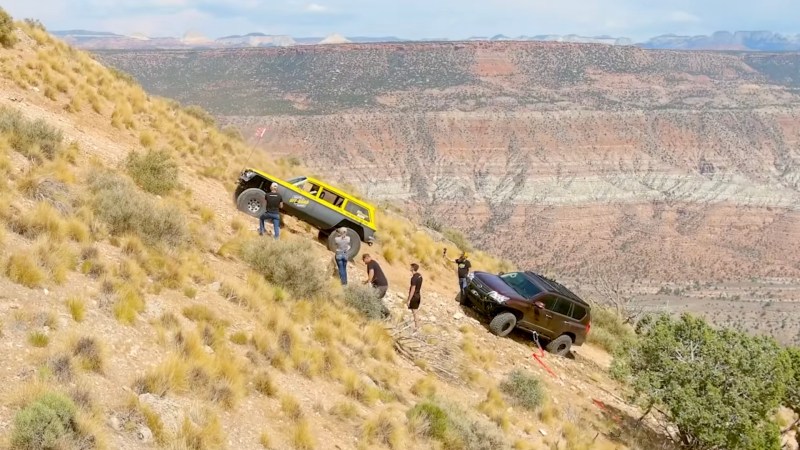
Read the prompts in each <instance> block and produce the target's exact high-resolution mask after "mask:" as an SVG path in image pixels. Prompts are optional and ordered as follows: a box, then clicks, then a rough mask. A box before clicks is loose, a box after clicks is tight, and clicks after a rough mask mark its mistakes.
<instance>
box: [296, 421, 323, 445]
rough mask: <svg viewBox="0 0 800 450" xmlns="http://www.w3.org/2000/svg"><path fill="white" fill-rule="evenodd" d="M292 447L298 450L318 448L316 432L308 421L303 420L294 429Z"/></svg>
mask: <svg viewBox="0 0 800 450" xmlns="http://www.w3.org/2000/svg"><path fill="white" fill-rule="evenodd" d="M291 441H292V446H293V447H294V448H295V449H297V450H313V449H314V448H316V445H317V443H316V439H315V438H314V432H313V431H312V430H311V425H310V424H309V423H308V420H306V419H302V420H300V421H299V422H298V423H296V424H295V426H294V428H293V429H292V439H291Z"/></svg>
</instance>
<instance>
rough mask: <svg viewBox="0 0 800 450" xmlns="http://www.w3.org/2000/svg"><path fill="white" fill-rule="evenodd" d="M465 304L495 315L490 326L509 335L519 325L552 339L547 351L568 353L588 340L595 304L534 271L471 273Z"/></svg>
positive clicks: (493, 329)
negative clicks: (587, 301)
mask: <svg viewBox="0 0 800 450" xmlns="http://www.w3.org/2000/svg"><path fill="white" fill-rule="evenodd" d="M468 278H469V283H468V285H467V289H466V296H465V297H464V298H463V299H462V304H465V305H467V306H472V307H473V309H475V310H476V311H478V312H479V313H482V314H483V315H485V316H487V317H489V318H491V322H489V329H490V330H491V331H492V333H494V334H496V335H498V336H506V335H507V334H508V333H510V332H511V330H513V329H514V328H515V327H517V328H521V329H523V330H526V331H530V332H536V333H537V334H538V335H540V336H542V337H543V338H544V339H546V340H547V341H548V343H547V346H546V349H547V351H549V352H551V353H554V354H557V355H562V356H563V355H566V354H567V353H569V350H570V348H571V347H572V346H573V345H581V344H583V342H584V341H585V340H586V335H587V334H588V333H589V328H590V326H591V307H590V306H589V304H588V303H586V302H585V301H583V300H581V299H580V297H578V296H577V295H575V294H574V293H573V292H572V291H570V290H569V289H567V288H566V287H564V286H563V285H561V284H560V283H558V282H556V281H553V280H551V279H548V278H545V277H543V276H541V275H538V274H535V273H533V272H509V273H503V274H500V275H494V274H491V273H487V272H474V273H472V274H470V275H469V277H468Z"/></svg>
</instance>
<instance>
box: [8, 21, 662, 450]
mask: <svg viewBox="0 0 800 450" xmlns="http://www.w3.org/2000/svg"><path fill="white" fill-rule="evenodd" d="M17 26H19V27H20V29H19V30H16V31H13V35H14V36H15V37H16V41H17V42H16V43H12V44H14V45H13V48H10V49H0V62H1V63H2V64H0V68H1V70H0V73H1V75H2V76H0V94H1V95H0V175H1V176H0V248H1V249H2V259H0V268H1V269H2V275H1V276H0V335H2V340H0V355H2V364H0V378H1V379H2V380H3V381H4V382H3V383H2V385H0V405H2V406H0V447H3V448H6V447H12V448H42V447H54V446H58V448H69V449H72V448H75V449H93V448H97V449H102V448H108V449H142V448H172V449H197V450H200V449H220V448H231V449H257V448H266V449H284V448H286V449H290V448H293V449H313V448H318V449H350V448H393V449H403V448H407V449H411V448H426V449H427V448H470V449H490V448H491V449H493V450H494V449H503V448H511V447H512V446H513V448H516V449H540V448H551V449H562V448H570V449H572V448H593V449H594V448H599V449H604V448H607V449H626V448H631V449H652V448H661V447H663V448H669V447H667V446H666V445H665V444H663V443H662V441H663V440H664V439H663V436H661V435H659V434H657V433H655V432H653V431H651V430H650V428H649V427H639V428H638V429H637V430H634V429H633V425H634V424H635V422H634V420H635V418H637V417H638V415H639V414H640V411H638V410H637V408H635V407H633V406H631V405H628V404H626V403H625V401H624V400H623V399H622V397H623V392H622V388H621V387H620V386H619V385H617V384H616V383H615V382H613V381H611V380H610V378H609V375H608V372H607V367H608V355H607V354H605V353H604V352H603V351H600V350H598V349H597V348H595V347H593V346H591V345H587V346H584V347H582V348H581V349H579V350H578V351H577V354H576V355H575V358H574V359H566V358H560V359H557V358H553V357H545V361H546V362H547V364H549V365H550V367H552V369H553V370H554V373H555V375H554V376H552V377H551V376H550V375H549V374H548V373H547V372H545V370H544V369H543V368H542V367H541V366H539V365H537V364H535V362H534V361H533V360H532V359H531V358H530V355H531V351H532V350H533V348H532V346H531V341H530V339H529V336H524V335H523V336H517V337H516V339H501V338H496V337H494V336H493V335H491V334H489V333H488V331H487V329H486V328H485V326H484V325H482V324H481V323H480V322H479V321H477V320H474V319H473V318H472V317H471V316H470V315H469V313H468V311H467V314H465V313H464V312H463V311H461V310H460V309H459V308H458V307H457V303H456V302H455V301H454V300H453V294H454V292H455V290H454V289H453V284H454V283H453V281H454V280H453V273H452V270H453V268H452V266H450V265H448V264H447V263H445V262H444V261H443V260H442V259H441V257H440V251H441V248H442V247H447V248H449V249H450V253H451V254H452V253H456V252H457V248H456V246H455V245H454V244H453V243H452V242H450V241H447V240H443V239H442V237H441V236H438V235H436V234H435V233H434V234H432V233H430V232H429V231H426V229H424V228H423V227H420V226H418V225H416V224H414V223H412V222H409V221H407V220H405V219H403V218H401V217H399V216H397V215H396V214H394V213H390V212H388V211H386V210H381V212H380V214H381V215H380V217H379V226H380V228H381V230H382V232H383V237H382V242H381V243H380V244H378V245H376V246H375V247H373V248H372V249H370V250H369V251H371V252H374V253H376V254H378V255H380V256H379V258H380V260H381V261H382V263H383V264H384V267H385V268H386V271H387V275H388V276H389V279H390V282H391V289H390V294H389V297H388V298H387V300H388V306H389V307H390V309H391V310H392V312H393V316H394V318H393V320H392V321H391V322H390V323H380V322H377V321H374V320H368V319H367V318H365V317H363V316H362V315H360V314H359V313H358V312H357V310H356V309H353V308H352V307H351V306H349V305H353V304H355V303H354V300H352V294H348V293H347V292H344V291H342V289H341V287H340V286H338V283H337V282H334V281H333V273H332V270H333V268H332V264H331V260H330V253H329V252H328V251H327V250H325V249H324V247H323V246H322V245H320V244H318V243H315V242H314V237H315V236H316V234H315V233H314V232H312V231H311V230H310V229H309V228H308V227H307V226H306V225H304V224H301V223H298V222H296V221H293V220H291V219H287V220H286V228H285V230H286V232H285V233H284V234H282V239H281V243H278V244H275V243H272V242H271V241H270V240H264V239H259V238H257V237H256V233H255V223H254V222H253V221H252V220H247V218H246V216H244V215H242V214H241V213H238V212H236V210H235V208H234V206H233V204H232V202H231V198H230V197H231V195H230V194H231V191H232V183H231V180H232V179H234V177H235V175H236V173H237V172H238V170H239V167H240V166H241V165H243V164H244V163H245V160H246V159H247V158H246V155H247V154H248V153H249V148H248V146H247V145H246V144H245V143H244V142H242V141H241V140H239V139H237V138H236V137H235V133H231V132H222V131H220V130H219V129H217V128H216V127H215V126H214V124H213V121H212V120H211V119H210V118H209V117H208V116H207V115H206V114H205V113H204V112H203V111H201V110H198V109H196V108H183V107H181V106H180V105H178V104H177V103H175V102H172V101H168V100H164V99H159V98H155V97H151V96H149V95H147V94H146V93H145V92H144V91H143V90H142V89H141V88H140V87H138V86H137V85H135V84H133V83H131V82H130V80H128V79H127V78H126V77H124V76H122V75H120V74H118V73H114V72H112V71H110V70H107V69H106V68H104V67H103V66H101V65H100V64H98V63H97V62H96V61H94V60H93V59H92V58H90V57H89V56H88V55H87V54H85V53H82V52H78V51H76V50H74V49H71V48H69V47H67V46H65V45H63V44H60V43H57V42H55V41H54V40H52V38H50V37H49V36H48V35H47V34H46V33H45V32H44V31H43V30H42V29H39V28H37V27H36V26H35V25H31V24H23V23H19V24H17ZM0 31H4V30H0ZM3 45H6V43H5V42H3ZM249 162H250V163H251V164H254V165H257V166H258V167H261V168H264V169H266V170H269V171H270V172H272V173H276V174H278V175H280V176H286V175H288V174H291V173H294V174H296V173H297V172H298V171H303V170H305V169H304V168H303V167H302V166H298V165H297V164H294V163H293V162H292V161H285V160H284V161H280V160H276V159H274V156H273V155H271V154H267V153H265V154H259V155H256V156H254V157H252V159H250V160H249ZM264 254H270V255H276V254H277V256H276V257H272V258H270V260H269V261H267V263H268V264H267V266H268V267H265V264H264V260H263V259H259V255H264ZM357 260H358V259H357ZM412 261H418V262H420V263H421V264H422V266H423V272H424V273H425V276H426V284H425V297H424V299H425V300H424V306H423V310H422V321H423V326H422V329H421V330H419V331H418V332H417V333H416V334H413V335H411V333H410V330H409V329H408V327H409V326H410V323H409V322H408V316H407V315H406V316H405V317H403V312H404V305H403V300H402V295H403V293H404V291H405V283H407V279H408V272H407V269H406V267H407V265H408V264H409V263H410V262H412ZM473 262H474V264H475V267H476V268H481V269H485V270H490V271H497V270H508V269H507V263H503V262H501V261H498V260H497V259H494V258H492V257H490V256H488V255H486V254H483V253H480V252H477V253H475V254H474V255H473ZM274 265H280V266H281V267H283V268H285V269H287V270H283V271H276V270H274V269H271V268H270V267H271V266H274ZM350 270H351V273H352V277H353V278H354V281H360V280H361V279H363V277H364V273H363V272H364V267H363V264H361V263H358V264H354V265H353V266H351V268H350ZM277 273H283V274H284V275H277ZM286 274H288V275H286ZM348 299H350V300H348ZM387 326H388V329H387ZM596 329H597V330H600V329H602V327H599V326H596ZM605 336H606V338H607V339H608V338H609V335H608V332H607V333H606V335H605ZM401 338H402V339H401ZM398 345H401V348H402V352H398V348H397V346H398ZM402 355H405V357H404V356H402ZM578 424H580V425H578Z"/></svg>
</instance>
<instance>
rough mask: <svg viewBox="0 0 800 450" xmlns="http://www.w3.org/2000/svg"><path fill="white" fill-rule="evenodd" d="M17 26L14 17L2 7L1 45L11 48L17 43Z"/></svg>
mask: <svg viewBox="0 0 800 450" xmlns="http://www.w3.org/2000/svg"><path fill="white" fill-rule="evenodd" d="M16 28H17V27H16V26H15V25H14V19H12V18H11V16H10V15H8V13H7V12H6V11H5V10H4V9H3V8H0V47H3V48H11V47H13V46H14V44H16V43H17V35H16V34H15V30H16Z"/></svg>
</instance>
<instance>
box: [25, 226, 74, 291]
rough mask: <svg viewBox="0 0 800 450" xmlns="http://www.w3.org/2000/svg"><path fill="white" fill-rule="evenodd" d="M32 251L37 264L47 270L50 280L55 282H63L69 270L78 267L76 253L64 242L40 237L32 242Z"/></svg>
mask: <svg viewBox="0 0 800 450" xmlns="http://www.w3.org/2000/svg"><path fill="white" fill-rule="evenodd" d="M34 251H35V252H36V257H37V259H38V262H39V265H40V266H41V267H43V268H44V269H45V270H46V271H47V273H48V275H49V276H50V280H51V281H52V282H54V283H55V284H63V283H64V282H65V281H66V280H67V275H68V274H69V272H71V271H73V270H75V269H77V267H78V255H77V254H75V252H74V251H73V250H72V248H71V247H70V246H69V245H67V244H66V243H63V242H62V243H59V242H54V241H50V240H48V239H47V238H45V237H40V238H39V239H38V240H37V241H36V242H35V243H34Z"/></svg>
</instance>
